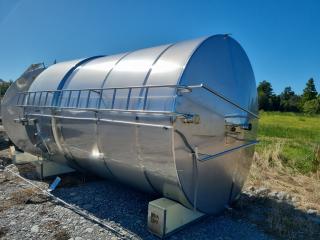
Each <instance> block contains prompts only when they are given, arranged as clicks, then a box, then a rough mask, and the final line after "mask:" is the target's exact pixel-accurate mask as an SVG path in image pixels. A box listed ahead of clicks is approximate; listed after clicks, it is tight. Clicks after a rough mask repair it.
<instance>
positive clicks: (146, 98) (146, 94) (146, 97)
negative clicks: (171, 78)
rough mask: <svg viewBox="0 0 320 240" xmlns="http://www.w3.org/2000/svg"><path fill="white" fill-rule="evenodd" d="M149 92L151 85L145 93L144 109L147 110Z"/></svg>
mask: <svg viewBox="0 0 320 240" xmlns="http://www.w3.org/2000/svg"><path fill="white" fill-rule="evenodd" d="M148 93H149V87H146V92H145V94H144V99H143V110H145V109H146V106H147V100H148Z"/></svg>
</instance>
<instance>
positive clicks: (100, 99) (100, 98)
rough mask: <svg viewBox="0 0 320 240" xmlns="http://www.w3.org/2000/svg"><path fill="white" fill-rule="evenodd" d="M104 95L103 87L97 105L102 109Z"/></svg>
mask: <svg viewBox="0 0 320 240" xmlns="http://www.w3.org/2000/svg"><path fill="white" fill-rule="evenodd" d="M102 95H103V89H100V96H99V100H98V105H97V108H98V109H100V107H101V102H102Z"/></svg>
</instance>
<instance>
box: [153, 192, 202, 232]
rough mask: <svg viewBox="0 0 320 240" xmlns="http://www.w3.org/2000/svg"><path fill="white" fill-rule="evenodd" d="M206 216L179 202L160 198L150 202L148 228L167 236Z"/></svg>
mask: <svg viewBox="0 0 320 240" xmlns="http://www.w3.org/2000/svg"><path fill="white" fill-rule="evenodd" d="M204 216H206V215H205V214H204V213H201V212H198V211H195V210H191V209H188V208H186V207H184V206H183V205H181V204H180V203H178V202H175V201H172V200H170V199H167V198H159V199H157V200H154V201H151V202H149V206H148V229H149V231H150V232H151V233H153V234H155V235H156V236H158V237H160V238H165V237H167V236H169V235H170V234H172V233H174V232H176V231H178V230H180V229H182V228H183V227H185V226H186V225H188V224H190V223H192V222H194V221H196V220H199V219H200V218H202V217H204Z"/></svg>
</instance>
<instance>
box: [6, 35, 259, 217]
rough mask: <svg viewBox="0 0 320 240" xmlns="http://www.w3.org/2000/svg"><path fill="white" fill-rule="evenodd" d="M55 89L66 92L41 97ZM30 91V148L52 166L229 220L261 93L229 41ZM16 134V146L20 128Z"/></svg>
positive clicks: (39, 80) (97, 68)
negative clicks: (228, 211) (226, 216)
mask: <svg viewBox="0 0 320 240" xmlns="http://www.w3.org/2000/svg"><path fill="white" fill-rule="evenodd" d="M141 86H158V87H150V88H149V87H148V88H147V87H145V88H143V87H141ZM173 86H177V87H173ZM131 87H132V88H131ZM115 88H116V90H114V89H115ZM86 89H87V90H86ZM102 89H105V90H102ZM54 90H59V91H60V90H63V91H64V92H63V91H60V92H50V94H47V95H46V100H44V97H43V95H42V97H41V96H40V95H41V94H45V91H54ZM68 90H70V91H68ZM71 90H73V91H71ZM79 90H82V91H79ZM28 91H29V95H28V97H27V98H28V99H24V100H23V101H24V105H23V107H22V108H23V114H22V115H23V116H27V117H28V122H30V121H31V120H32V121H33V123H32V124H30V123H29V125H28V124H25V126H24V128H26V130H24V131H26V132H27V133H28V134H27V135H26V134H25V135H24V138H25V139H24V140H25V141H27V142H30V144H29V145H36V146H37V147H36V148H37V149H41V150H42V151H43V152H47V153H48V156H49V158H51V159H52V160H53V161H59V162H63V163H66V164H68V165H70V166H72V167H74V168H77V169H80V170H86V171H91V172H93V173H96V174H98V175H100V176H102V177H107V178H113V179H116V180H119V181H121V182H124V183H126V184H129V185H131V186H134V187H136V188H139V189H142V190H143V191H146V192H151V193H159V194H161V195H163V196H165V197H168V198H171V199H174V200H176V201H179V202H181V203H182V204H184V205H185V206H187V207H189V208H194V209H197V210H199V211H202V212H205V213H217V212H219V211H221V210H222V209H223V208H224V207H225V206H226V205H228V204H230V203H231V202H232V201H234V200H235V199H236V197H237V196H238V195H239V193H240V191H241V188H242V186H243V183H244V181H245V178H246V176H247V174H248V171H249V168H250V165H251V159H252V156H253V151H254V146H253V145H252V143H254V141H255V139H256V129H257V119H256V118H257V116H256V114H257V94H256V85H255V79H254V74H253V71H252V68H251V65H250V62H249V60H248V57H247V55H246V54H245V52H244V50H243V49H242V47H241V46H240V45H239V44H238V43H237V42H236V41H235V40H234V39H232V38H231V37H229V36H227V35H214V36H211V37H205V38H200V39H195V40H191V41H185V42H180V43H175V44H168V45H163V46H159V47H153V48H147V49H142V50H137V51H133V52H128V53H122V54H118V55H112V56H97V57H92V58H87V59H80V60H74V61H69V62H61V63H57V64H54V65H52V66H50V67H49V68H47V69H46V70H44V71H43V72H41V73H40V74H39V75H38V76H37V77H36V78H35V80H34V81H32V83H31V84H30V87H29V89H28ZM31 92H38V93H39V94H36V93H34V95H32V93H31ZM41 92H42V93H41ZM40 93H41V94H40ZM57 94H58V95H57ZM32 100H33V101H32ZM16 101H17V99H14V100H13V99H10V101H8V102H10V104H12V105H13V104H16ZM43 101H46V102H45V104H44V103H43ZM48 102H49V103H50V104H49V105H50V106H48V105H47V103H48ZM30 103H32V104H30ZM18 108H19V109H20V108H21V107H16V110H15V111H18ZM19 111H21V110H19ZM4 114H6V110H4V111H3V114H2V115H3V116H4ZM19 115H21V112H20V114H19ZM5 121H13V119H5ZM4 126H5V128H10V127H11V126H10V124H9V123H4ZM20 128H21V127H20ZM7 130H8V134H9V137H10V132H14V129H12V128H11V129H7ZM17 134H19V133H15V134H13V135H17ZM12 140H13V141H15V139H14V138H13V139H12ZM18 146H19V145H18ZM20 147H23V146H20ZM26 150H28V151H31V152H32V151H33V150H32V149H31V148H26Z"/></svg>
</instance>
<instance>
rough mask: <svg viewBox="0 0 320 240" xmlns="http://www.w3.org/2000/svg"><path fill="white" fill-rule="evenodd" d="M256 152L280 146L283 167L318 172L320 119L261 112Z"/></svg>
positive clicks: (305, 171) (317, 117) (291, 114)
mask: <svg viewBox="0 0 320 240" xmlns="http://www.w3.org/2000/svg"><path fill="white" fill-rule="evenodd" d="M258 138H259V140H260V141H261V142H260V144H258V146H257V152H258V153H262V152H263V151H264V150H265V149H267V148H269V149H270V148H271V149H272V148H274V147H275V145H276V144H281V153H280V156H281V157H280V159H281V161H282V163H283V165H285V166H288V167H290V168H293V169H295V170H298V171H299V172H301V173H304V174H306V173H310V172H315V171H317V170H318V169H319V161H320V159H319V158H320V156H319V152H317V149H318V148H319V146H320V115H317V116H306V115H303V114H295V113H280V112H260V121H259V131H258Z"/></svg>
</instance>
